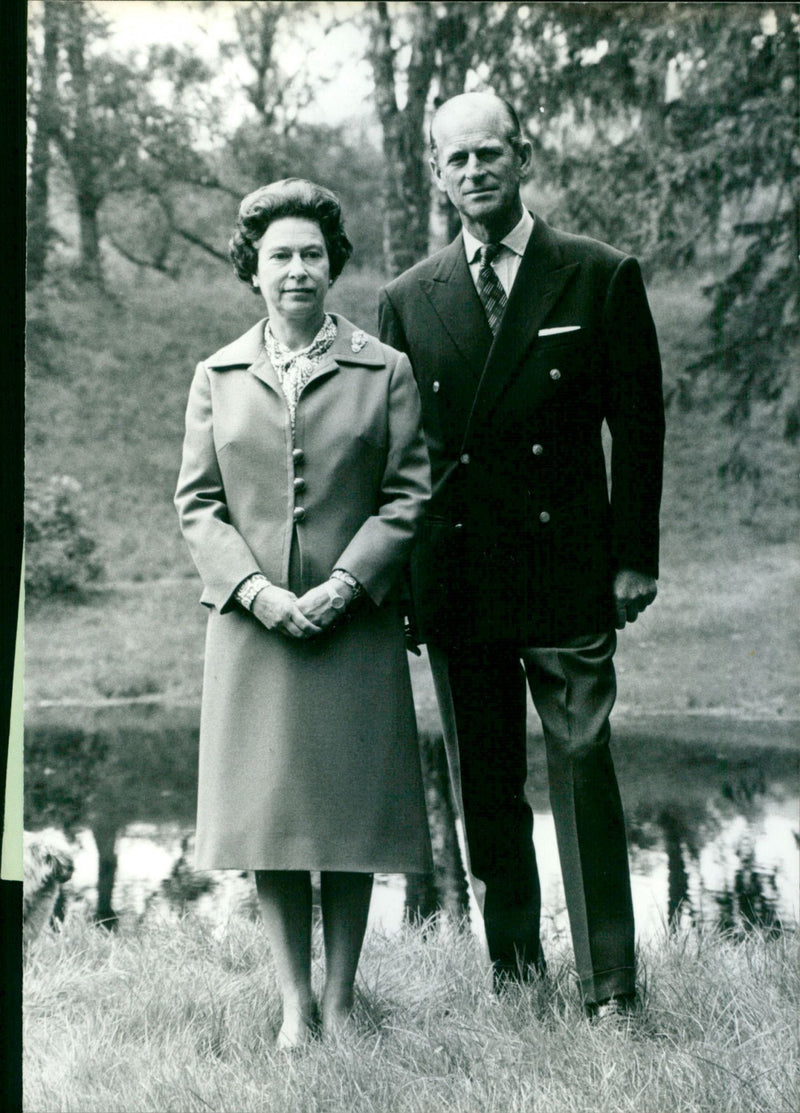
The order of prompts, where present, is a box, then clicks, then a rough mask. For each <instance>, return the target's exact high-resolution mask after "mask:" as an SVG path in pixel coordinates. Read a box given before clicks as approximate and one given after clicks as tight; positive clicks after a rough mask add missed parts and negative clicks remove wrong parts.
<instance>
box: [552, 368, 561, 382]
mask: <svg viewBox="0 0 800 1113" xmlns="http://www.w3.org/2000/svg"><path fill="white" fill-rule="evenodd" d="M550 378H551V379H552V380H553V382H554V383H557V382H558V380H559V379H560V378H561V372H560V371H559V369H558V368H557V367H554V368H553V369H552V371H551V372H550Z"/></svg>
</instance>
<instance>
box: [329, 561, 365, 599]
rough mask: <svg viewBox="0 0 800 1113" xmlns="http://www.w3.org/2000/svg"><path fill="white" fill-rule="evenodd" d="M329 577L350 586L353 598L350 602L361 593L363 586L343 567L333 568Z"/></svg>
mask: <svg viewBox="0 0 800 1113" xmlns="http://www.w3.org/2000/svg"><path fill="white" fill-rule="evenodd" d="M330 579H332V580H339V581H340V583H343V584H347V586H348V587H349V588H352V591H353V598H352V599H351V600H350V602H351V603H355V601H356V599H358V597H359V595H362V594H363V592H364V589H363V587H362V586H361V584H360V583H359V582H358V580H357V579H356V578H355V576H351V575H350V573H349V572H347V571H346V570H345V569H344V568H334V570H333V571H332V572H331V574H330Z"/></svg>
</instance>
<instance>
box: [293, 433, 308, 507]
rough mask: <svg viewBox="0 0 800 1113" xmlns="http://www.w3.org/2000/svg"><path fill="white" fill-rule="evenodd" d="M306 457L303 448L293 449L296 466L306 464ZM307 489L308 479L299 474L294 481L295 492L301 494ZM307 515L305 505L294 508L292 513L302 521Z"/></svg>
mask: <svg viewBox="0 0 800 1113" xmlns="http://www.w3.org/2000/svg"><path fill="white" fill-rule="evenodd" d="M305 459H306V454H305V452H303V450H302V448H293V449H292V461H293V463H294V466H295V467H296V468H298V467H300V466H301V465H302V464H304V463H305ZM305 489H306V481H305V479H303V478H302V476H299V475H298V476H297V478H296V479H295V481H294V490H295V494H298V495H299V494H300V493H301V492H302V491H305ZM305 516H306V511H305V507H303V506H296V507H295V508H294V511H293V513H292V517H293V518H294V520H295V521H296V522H302V521H303V519H304V518H305Z"/></svg>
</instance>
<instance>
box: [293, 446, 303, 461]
mask: <svg viewBox="0 0 800 1113" xmlns="http://www.w3.org/2000/svg"><path fill="white" fill-rule="evenodd" d="M305 458H306V454H305V452H303V450H302V448H293V449H292V459H293V460H294V462H295V463H296V464H302V463H304V461H305Z"/></svg>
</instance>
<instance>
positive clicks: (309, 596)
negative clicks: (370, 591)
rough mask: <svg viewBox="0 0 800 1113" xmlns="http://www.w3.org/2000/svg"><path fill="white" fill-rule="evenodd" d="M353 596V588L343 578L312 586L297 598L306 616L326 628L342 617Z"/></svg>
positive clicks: (320, 626) (320, 627)
mask: <svg viewBox="0 0 800 1113" xmlns="http://www.w3.org/2000/svg"><path fill="white" fill-rule="evenodd" d="M352 598H353V589H352V587H350V586H349V585H348V584H345V583H342V581H341V580H326V581H325V583H324V584H320V585H319V587H312V588H311V590H310V591H307V592H306V593H305V595H301V597H300V598H299V599H298V600H297V605H298V607H299V608H300V610H301V611H302V612H303V614H304V615H305V617H306V618H307V619H309V620H310V621H311V622H314V623H316V625H317V626H318V627H319V629H320V630H325V629H326V628H327V627H328V626H330V625H331V623H333V622H335V621H336V619H337V618H341V616H342V615H343V614H344V612H345V610H346V609H347V606H348V604H349V603H350V601H351V599H352Z"/></svg>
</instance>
